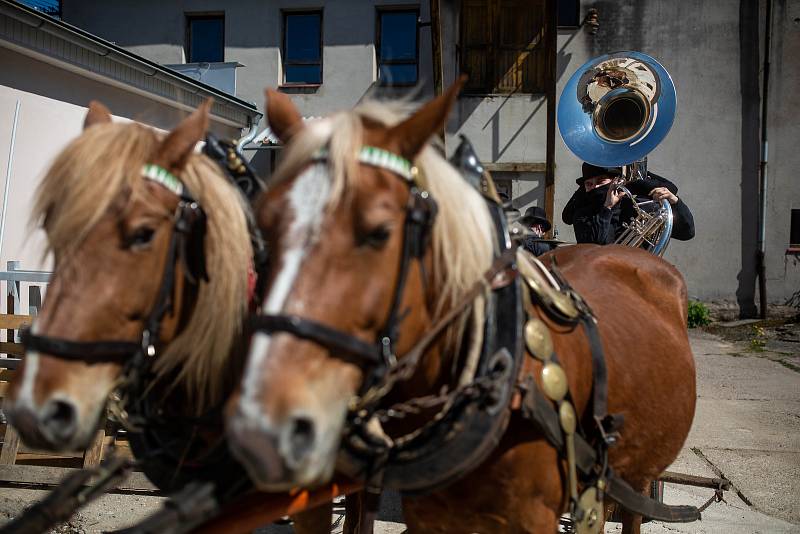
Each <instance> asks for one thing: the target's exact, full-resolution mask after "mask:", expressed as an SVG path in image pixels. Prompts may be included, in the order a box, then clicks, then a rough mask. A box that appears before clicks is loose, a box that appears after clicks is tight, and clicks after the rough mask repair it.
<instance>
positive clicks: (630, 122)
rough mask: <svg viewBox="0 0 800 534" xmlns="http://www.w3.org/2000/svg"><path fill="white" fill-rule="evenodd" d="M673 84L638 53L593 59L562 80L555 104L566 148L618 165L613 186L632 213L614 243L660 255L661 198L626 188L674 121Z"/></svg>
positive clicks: (663, 232)
mask: <svg viewBox="0 0 800 534" xmlns="http://www.w3.org/2000/svg"><path fill="white" fill-rule="evenodd" d="M675 108H676V96H675V85H674V84H673V83H672V78H671V77H670V75H669V73H668V72H667V71H666V70H665V69H664V67H662V66H661V64H660V63H659V62H658V61H656V60H655V59H653V58H652V57H650V56H648V55H647V54H643V53H641V52H616V53H613V54H606V55H604V56H600V57H597V58H594V59H592V60H590V61H588V62H587V63H585V64H584V65H583V66H582V67H581V68H579V69H578V71H577V72H575V74H573V75H572V77H571V78H570V79H569V81H568V82H567V85H566V87H565V88H564V91H563V92H562V93H561V98H560V100H559V102H558V129H559V131H560V132H561V137H562V138H563V139H564V143H566V145H567V147H568V148H569V149H570V150H571V151H572V152H573V153H574V154H575V155H576V156H578V158H580V159H581V160H583V161H586V162H588V163H591V164H593V165H597V166H598V167H609V168H617V167H622V172H623V177H622V179H621V180H620V181H619V182H618V183H617V184H616V185H615V187H618V188H619V189H620V190H621V191H622V192H623V193H624V194H625V195H626V196H628V197H629V198H630V199H631V201H632V202H633V205H634V208H635V210H636V217H635V218H634V219H633V220H631V221H630V222H629V223H626V224H625V227H626V230H625V232H624V233H623V234H622V235H621V236H620V238H619V239H618V240H617V243H620V244H623V245H628V246H633V247H642V248H645V249H647V250H649V251H650V252H652V253H653V254H656V255H658V256H661V255H663V254H664V252H665V250H666V248H667V244H668V243H669V238H670V235H671V234H672V208H671V206H670V204H669V202H668V201H667V200H662V201H661V202H660V203H658V204H656V203H654V202H653V201H651V200H648V201H643V202H637V199H636V197H635V196H634V195H632V194H631V192H630V191H629V190H628V188H627V187H626V184H628V183H630V182H631V181H633V180H638V179H640V178H645V177H646V176H647V154H649V153H650V152H651V151H652V150H653V149H655V148H656V146H658V144H659V143H661V141H663V139H664V137H666V135H667V133H668V132H669V130H670V128H671V127H672V122H673V120H674V119H675Z"/></svg>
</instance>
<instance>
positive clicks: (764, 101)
mask: <svg viewBox="0 0 800 534" xmlns="http://www.w3.org/2000/svg"><path fill="white" fill-rule="evenodd" d="M764 25H765V26H766V28H765V30H764V78H763V80H762V83H763V88H762V90H761V163H760V165H759V175H760V176H759V194H760V196H761V198H760V201H761V202H760V207H759V214H758V252H757V257H756V270H757V271H758V298H759V302H760V310H759V311H760V315H761V318H762V319H766V318H767V267H766V256H767V238H766V234H767V183H768V181H767V179H768V173H767V161H768V159H769V153H768V152H769V151H768V149H769V143H768V141H767V113H768V109H769V63H770V61H769V59H770V51H771V50H770V47H771V42H772V0H767V13H766V21H765V24H764Z"/></svg>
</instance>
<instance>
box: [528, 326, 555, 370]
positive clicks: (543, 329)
mask: <svg viewBox="0 0 800 534" xmlns="http://www.w3.org/2000/svg"><path fill="white" fill-rule="evenodd" d="M525 345H526V346H527V347H528V350H529V351H530V352H531V354H533V355H534V356H535V357H536V358H538V359H540V360H542V361H548V360H550V357H551V356H552V355H553V339H552V338H551V337H550V332H549V330H548V329H547V325H546V324H544V322H543V321H542V320H541V319H537V318H535V317H532V318H531V319H528V322H527V323H525Z"/></svg>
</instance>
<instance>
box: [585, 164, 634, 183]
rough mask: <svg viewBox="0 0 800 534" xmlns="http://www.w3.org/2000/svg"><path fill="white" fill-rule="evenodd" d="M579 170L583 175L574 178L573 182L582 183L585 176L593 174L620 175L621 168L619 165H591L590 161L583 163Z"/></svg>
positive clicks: (592, 175)
mask: <svg viewBox="0 0 800 534" xmlns="http://www.w3.org/2000/svg"><path fill="white" fill-rule="evenodd" d="M581 172H582V174H583V176H581V177H580V178H578V179H577V180H575V183H576V184H578V185H581V184H583V181H584V180H586V179H587V178H594V177H595V176H603V175H606V174H610V175H612V176H622V169H620V168H619V167H598V166H597V165H592V164H591V163H586V162H584V163H583V166H582V167H581Z"/></svg>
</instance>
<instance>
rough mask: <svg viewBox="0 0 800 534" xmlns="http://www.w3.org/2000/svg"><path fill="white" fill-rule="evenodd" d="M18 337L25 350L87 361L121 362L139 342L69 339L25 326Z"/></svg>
mask: <svg viewBox="0 0 800 534" xmlns="http://www.w3.org/2000/svg"><path fill="white" fill-rule="evenodd" d="M20 338H21V340H22V344H23V345H24V346H25V349H26V350H29V351H36V352H41V353H45V354H53V355H56V356H58V357H60V358H62V359H65V360H78V361H84V362H87V363H118V364H122V363H125V362H126V361H127V360H128V358H130V357H131V354H133V353H135V352H136V351H137V350H139V348H140V346H139V344H138V343H134V342H133V341H70V340H68V339H61V338H55V337H49V336H39V335H33V334H31V332H30V330H29V329H27V328H24V329H22V331H21V332H20Z"/></svg>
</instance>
